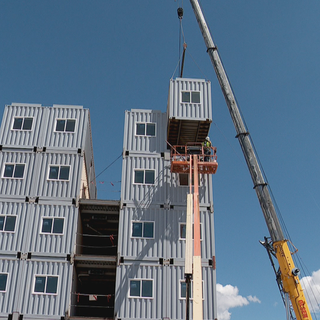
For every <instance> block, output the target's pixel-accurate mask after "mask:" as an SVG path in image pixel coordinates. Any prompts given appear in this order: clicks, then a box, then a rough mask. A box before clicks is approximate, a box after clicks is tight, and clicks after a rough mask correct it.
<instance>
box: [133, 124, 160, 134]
mask: <svg viewBox="0 0 320 320" xmlns="http://www.w3.org/2000/svg"><path fill="white" fill-rule="evenodd" d="M136 135H137V136H148V137H155V135H156V124H155V123H152V122H139V123H136Z"/></svg>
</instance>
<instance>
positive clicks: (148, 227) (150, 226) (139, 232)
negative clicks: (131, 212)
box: [132, 221, 154, 239]
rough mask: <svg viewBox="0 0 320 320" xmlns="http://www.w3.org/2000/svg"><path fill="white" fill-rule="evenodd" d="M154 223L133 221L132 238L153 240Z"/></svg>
mask: <svg viewBox="0 0 320 320" xmlns="http://www.w3.org/2000/svg"><path fill="white" fill-rule="evenodd" d="M153 235H154V222H153V221H133V222H132V238H149V239H151V238H153Z"/></svg>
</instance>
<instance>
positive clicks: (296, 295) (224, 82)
mask: <svg viewBox="0 0 320 320" xmlns="http://www.w3.org/2000/svg"><path fill="white" fill-rule="evenodd" d="M190 2H191V5H192V8H193V11H194V13H195V16H196V19H197V21H198V24H199V27H200V30H201V33H202V36H203V39H204V42H205V44H206V47H207V52H208V54H209V56H210V59H211V62H212V65H213V67H214V70H215V72H216V75H217V78H218V80H219V83H220V86H221V89H222V92H223V94H224V97H225V100H226V103H227V106H228V109H229V112H230V115H231V118H232V121H233V124H234V127H235V129H236V132H237V135H236V137H237V138H238V140H239V143H240V146H241V149H242V152H243V154H244V157H245V160H246V163H247V165H248V169H249V172H250V174H251V178H252V181H253V185H254V189H255V191H256V193H257V196H258V199H259V202H260V206H261V209H262V212H263V215H264V218H265V221H266V223H267V227H268V230H269V233H270V237H271V245H272V247H273V252H274V254H275V256H276V258H277V260H278V263H279V274H280V277H279V279H280V281H281V287H282V288H283V291H284V293H286V294H288V296H289V298H290V301H291V304H292V307H293V309H294V312H295V315H296V318H297V320H312V317H311V314H310V311H309V307H308V304H307V301H306V298H305V296H304V293H303V290H302V287H301V284H300V281H299V277H298V274H299V270H298V269H297V268H296V267H295V265H294V262H293V259H292V255H291V252H290V250H289V247H288V240H286V239H285V238H284V235H283V232H282V229H281V226H280V223H279V219H278V217H277V214H276V211H275V208H274V205H273V202H272V199H271V196H270V193H269V189H268V186H267V183H266V182H265V180H264V177H263V175H262V172H261V169H260V166H259V164H258V161H257V158H256V155H255V152H254V150H253V147H252V143H251V139H250V136H249V132H248V131H247V129H246V127H245V125H244V122H243V120H242V117H241V115H240V112H239V109H238V106H237V102H236V99H235V97H234V94H233V91H232V88H231V86H230V83H229V80H228V77H227V74H226V72H225V70H224V68H223V65H222V62H221V60H220V56H219V53H218V50H217V47H216V46H215V44H214V42H213V40H212V37H211V34H210V31H209V28H208V25H207V23H206V21H205V18H204V16H203V13H202V10H201V7H200V5H199V2H198V0H190Z"/></svg>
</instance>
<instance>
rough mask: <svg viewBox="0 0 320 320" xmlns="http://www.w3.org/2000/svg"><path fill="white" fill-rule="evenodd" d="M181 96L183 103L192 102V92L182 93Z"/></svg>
mask: <svg viewBox="0 0 320 320" xmlns="http://www.w3.org/2000/svg"><path fill="white" fill-rule="evenodd" d="M181 96H182V102H186V103H189V102H190V92H186V91H182V92H181Z"/></svg>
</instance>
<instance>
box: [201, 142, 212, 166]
mask: <svg viewBox="0 0 320 320" xmlns="http://www.w3.org/2000/svg"><path fill="white" fill-rule="evenodd" d="M202 146H203V150H204V154H206V155H211V141H210V138H209V137H206V139H205V140H204V142H202ZM204 161H207V162H208V161H210V157H204Z"/></svg>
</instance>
